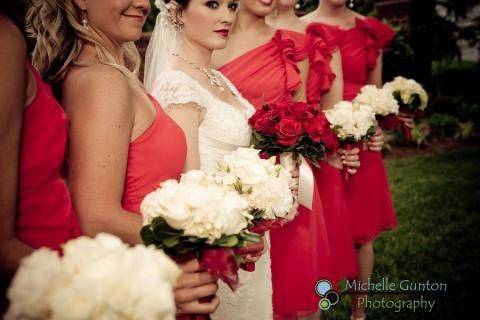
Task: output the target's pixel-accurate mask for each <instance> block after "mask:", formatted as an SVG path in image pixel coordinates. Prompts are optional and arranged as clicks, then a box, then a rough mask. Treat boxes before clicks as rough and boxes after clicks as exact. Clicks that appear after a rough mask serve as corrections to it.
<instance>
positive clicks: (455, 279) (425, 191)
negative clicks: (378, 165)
mask: <svg viewBox="0 0 480 320" xmlns="http://www.w3.org/2000/svg"><path fill="white" fill-rule="evenodd" d="M479 160H480V148H465V149H459V150H455V151H451V152H448V153H444V154H439V155H431V156H422V157H414V158H406V159H400V160H388V161H387V169H388V173H389V177H390V185H391V187H392V192H393V197H394V201H395V207H396V209H397V214H398V219H399V227H398V229H397V230H395V231H393V232H389V233H385V234H384V235H383V236H382V237H381V238H379V239H378V241H377V242H376V244H375V252H376V266H375V272H374V275H373V279H372V281H373V282H379V281H380V279H381V278H382V277H388V278H389V279H390V280H391V281H392V282H396V283H397V284H398V283H399V281H400V280H410V281H414V282H426V281H427V280H429V281H430V282H446V283H447V286H448V287H447V292H444V293H438V294H429V293H426V294H425V293H424V294H423V298H424V299H429V300H435V305H434V308H433V311H432V312H431V313H428V312H425V311H418V310H417V312H413V311H411V310H402V311H401V312H395V311H394V310H393V309H369V310H367V313H368V319H381V320H384V319H469V318H472V315H475V314H478V308H477V307H476V303H479V302H478V299H476V297H478V296H479V294H478V293H477V289H480V287H478V286H477V285H478V284H479V281H478V280H477V279H478V278H479V277H478V276H479V270H480V255H479V251H480V161H479ZM382 298H385V299H386V300H392V301H399V300H403V301H407V300H412V299H420V294H418V293H417V294H404V295H378V294H377V295H373V296H371V300H372V301H375V300H378V301H380V300H381V299H382ZM349 303H350V299H349V298H348V297H346V296H344V297H342V301H341V303H340V304H339V305H336V306H335V307H334V308H333V310H330V311H328V312H325V313H324V315H323V318H325V319H340V320H343V319H349V314H350V311H349V310H350V307H349Z"/></svg>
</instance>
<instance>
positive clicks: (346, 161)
mask: <svg viewBox="0 0 480 320" xmlns="http://www.w3.org/2000/svg"><path fill="white" fill-rule="evenodd" d="M359 152H360V149H358V148H353V149H352V150H344V149H339V150H338V151H337V153H338V154H339V155H340V159H341V160H342V163H341V168H339V169H343V166H347V167H348V173H349V174H351V175H354V174H355V173H357V171H358V168H360V157H359V156H358V153H359Z"/></svg>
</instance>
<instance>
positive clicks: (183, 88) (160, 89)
mask: <svg viewBox="0 0 480 320" xmlns="http://www.w3.org/2000/svg"><path fill="white" fill-rule="evenodd" d="M150 94H151V95H152V96H153V97H155V98H156V99H157V100H158V102H159V103H160V105H161V106H162V108H163V109H164V110H168V109H170V108H176V107H181V106H182V105H185V104H193V105H195V106H196V107H198V109H199V110H200V111H206V106H208V105H209V102H208V99H207V98H206V97H205V96H204V95H202V91H201V90H199V89H198V88H197V87H196V83H195V82H194V81H193V80H192V79H191V78H190V77H189V76H188V75H186V74H185V73H183V72H181V71H175V70H168V71H165V72H163V73H162V74H161V75H160V76H159V77H158V78H157V80H156V81H155V83H154V85H153V87H152V91H151V92H150Z"/></svg>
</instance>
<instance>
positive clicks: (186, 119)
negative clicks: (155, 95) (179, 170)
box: [167, 102, 202, 172]
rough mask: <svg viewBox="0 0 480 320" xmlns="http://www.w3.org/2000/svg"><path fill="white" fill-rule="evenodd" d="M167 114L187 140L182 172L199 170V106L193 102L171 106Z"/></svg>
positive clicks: (200, 115) (200, 113) (200, 117)
mask: <svg viewBox="0 0 480 320" xmlns="http://www.w3.org/2000/svg"><path fill="white" fill-rule="evenodd" d="M167 114H168V115H169V116H170V118H172V119H173V121H175V122H176V123H177V124H178V126H179V127H180V128H182V131H183V133H184V134H185V138H186V140H187V159H186V160H185V166H184V169H183V171H184V172H187V171H189V170H199V169H200V155H199V148H198V127H199V126H200V123H201V120H202V111H201V108H200V106H199V105H198V104H196V103H193V102H192V103H186V104H177V105H172V106H169V108H168V109H167Z"/></svg>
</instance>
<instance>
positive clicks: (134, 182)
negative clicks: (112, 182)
mask: <svg viewBox="0 0 480 320" xmlns="http://www.w3.org/2000/svg"><path fill="white" fill-rule="evenodd" d="M149 97H150V99H151V101H152V103H153V105H154V106H155V110H156V111H157V114H156V116H155V119H154V120H153V122H152V124H151V125H150V127H148V129H147V130H145V131H144V132H143V133H142V134H141V135H140V136H139V137H137V138H136V139H135V140H134V141H132V142H131V143H130V147H129V150H128V162H127V172H126V175H125V185H124V191H123V198H122V207H123V208H124V209H125V210H128V211H131V212H135V213H139V214H140V204H141V203H142V200H143V198H145V196H146V195H147V194H148V193H150V192H152V191H154V190H155V189H157V188H158V186H159V184H160V183H161V182H163V181H165V180H168V179H177V180H178V179H180V175H181V173H182V171H183V167H184V165H185V159H186V158H187V142H186V139H185V135H184V133H183V131H182V129H181V128H180V127H179V126H178V125H177V124H176V123H175V122H174V121H173V120H172V119H171V118H170V117H169V116H168V115H167V114H166V113H165V112H164V111H163V110H162V108H161V107H160V105H159V104H158V102H157V101H156V100H155V98H153V97H152V96H149Z"/></svg>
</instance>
